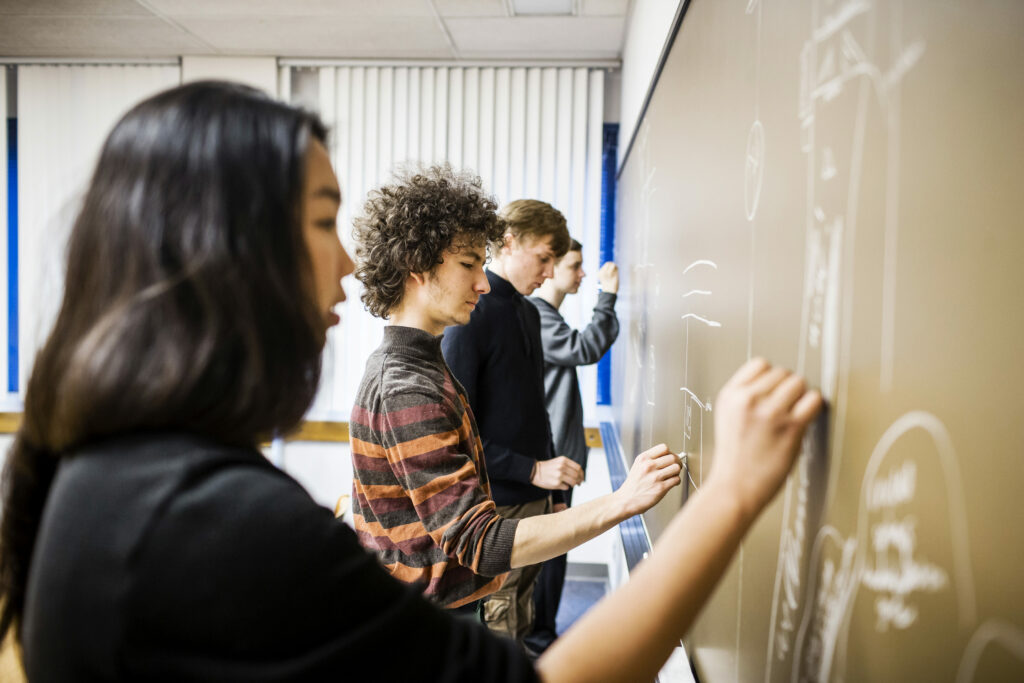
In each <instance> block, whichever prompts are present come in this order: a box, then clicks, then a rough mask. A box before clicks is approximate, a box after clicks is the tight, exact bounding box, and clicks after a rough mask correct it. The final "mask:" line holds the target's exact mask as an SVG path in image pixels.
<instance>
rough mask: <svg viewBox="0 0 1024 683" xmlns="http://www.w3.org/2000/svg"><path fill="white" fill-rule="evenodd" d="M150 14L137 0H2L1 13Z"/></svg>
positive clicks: (0, 3)
mask: <svg viewBox="0 0 1024 683" xmlns="http://www.w3.org/2000/svg"><path fill="white" fill-rule="evenodd" d="M4 14H21V15H46V16H54V15H65V16H69V15H97V14H99V15H119V16H150V12H149V10H147V9H146V8H145V7H143V6H142V5H140V4H139V3H138V2H136V1H135V0H0V15H4Z"/></svg>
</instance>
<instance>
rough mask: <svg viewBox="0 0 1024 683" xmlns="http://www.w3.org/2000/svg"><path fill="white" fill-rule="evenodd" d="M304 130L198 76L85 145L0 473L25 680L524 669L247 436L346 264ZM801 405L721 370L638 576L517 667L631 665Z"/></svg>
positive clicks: (759, 367)
mask: <svg viewBox="0 0 1024 683" xmlns="http://www.w3.org/2000/svg"><path fill="white" fill-rule="evenodd" d="M325 136H326V133H325V130H324V127H323V125H322V124H321V123H320V122H319V121H318V120H317V118H316V117H315V116H313V115H311V114H308V113H305V112H302V111H300V110H297V109H295V108H292V107H289V106H287V105H284V104H281V103H278V102H275V101H272V100H270V99H269V98H266V97H264V96H262V95H260V94H259V93H257V92H256V91H254V90H251V89H249V88H246V87H244V86H238V85H232V84H226V83H212V82H207V83H196V84H190V85H186V86H182V87H179V88H175V89H172V90H169V91H166V92H164V93H161V94H159V95H156V96H154V97H152V98H150V99H148V100H146V101H145V102H143V103H141V104H139V105H138V106H136V107H135V108H134V109H133V110H131V111H130V112H129V113H128V114H126V115H125V116H124V118H123V119H122V120H121V121H120V122H119V123H118V124H117V126H116V127H115V128H114V130H113V131H112V132H111V134H110V136H109V137H108V139H107V141H106V143H105V145H104V147H103V150H102V152H101V155H100V159H99V162H98V164H97V166H96V170H95V173H94V175H93V178H92V181H91V183H90V186H89V189H88V192H87V194H86V196H85V200H84V204H83V207H82V209H81V212H80V214H79V216H78V218H77V220H76V222H75V226H74V230H73V232H72V235H71V239H70V243H69V247H68V267H67V279H66V283H65V293H64V299H63V302H62V305H61V308H60V312H59V314H58V316H57V320H56V323H55V325H54V328H53V331H52V333H51V334H50V336H49V338H48V340H47V341H46V343H45V345H44V346H43V348H42V350H41V351H40V352H39V355H38V356H37V358H36V361H35V365H34V367H33V371H32V374H31V377H30V379H29V382H28V387H27V390H26V393H25V408H24V417H23V423H22V426H21V428H20V430H19V432H18V434H17V436H16V438H15V442H14V445H13V447H12V449H11V451H10V453H9V455H8V460H7V463H6V466H5V470H4V480H3V519H2V526H0V638H2V637H3V636H4V635H5V634H6V633H8V632H9V631H11V630H12V629H13V631H14V632H15V633H16V634H17V635H18V636H19V637H20V640H21V642H22V644H23V650H24V661H25V667H26V671H27V673H28V676H29V678H30V680H33V681H36V680H39V681H64V680H75V681H78V680H175V681H180V680H212V681H263V680H266V681H270V680H283V681H286V680H309V679H316V680H319V679H328V678H330V679H337V678H339V677H344V676H349V677H351V678H353V679H355V680H375V681H382V680H402V681H410V680H424V681H429V680H467V681H470V680H472V681H502V680H533V679H535V678H536V676H537V672H535V671H534V669H533V667H532V665H531V664H530V663H529V662H528V661H527V660H526V659H525V657H524V656H523V655H522V654H521V653H520V652H519V651H518V650H517V646H516V645H515V644H514V643H513V642H511V641H504V640H501V639H498V638H496V637H494V636H492V635H490V634H489V633H488V632H487V631H486V630H485V629H484V628H482V627H481V626H480V625H478V624H474V623H471V622H470V621H467V620H465V619H462V620H459V619H454V618H452V617H450V615H447V614H445V613H443V612H442V611H441V610H439V609H437V608H435V607H433V606H432V605H430V604H428V603H427V602H426V601H425V600H424V599H423V598H422V597H421V596H420V595H419V592H418V591H417V590H416V589H415V588H410V587H407V586H404V585H401V584H399V583H397V582H395V581H394V580H392V579H391V577H390V576H388V575H387V574H386V573H385V572H384V571H383V570H382V569H381V568H380V567H379V566H378V565H377V562H376V560H375V558H374V557H372V556H371V555H369V554H367V553H365V552H364V551H363V550H362V549H361V548H360V547H359V544H358V542H357V540H356V538H355V535H354V533H353V532H352V531H351V530H350V529H349V528H348V527H346V526H345V525H344V524H341V523H339V522H337V521H336V520H335V519H334V518H333V515H332V514H331V513H330V511H328V510H326V509H324V508H321V507H319V506H317V505H316V504H315V503H314V502H313V501H312V499H311V498H310V497H309V496H308V494H306V493H305V491H304V490H303V489H302V488H301V487H300V486H299V485H298V484H297V483H296V482H295V481H294V480H293V479H291V478H290V477H288V476H287V475H286V474H284V473H282V472H280V471H278V470H277V469H275V468H274V467H273V466H271V465H270V464H269V463H268V462H267V461H266V460H265V458H264V457H263V456H262V455H261V454H260V452H259V450H258V449H257V444H258V443H260V441H261V440H263V439H265V438H267V437H269V436H270V435H272V434H280V433H286V432H288V431H289V430H291V429H293V428H294V427H295V426H296V425H297V424H298V422H299V420H300V419H301V416H302V415H303V414H304V412H305V411H306V409H307V408H308V406H309V404H310V402H311V401H312V399H313V396H314V393H315V390H316V386H317V382H318V379H319V373H320V353H321V350H322V347H323V344H324V340H325V335H326V330H327V328H328V327H329V326H330V325H333V324H335V323H337V322H338V317H337V316H336V315H335V314H334V313H333V312H332V311H331V309H332V308H333V307H334V306H335V305H336V304H337V303H339V302H340V301H342V300H343V299H344V292H343V291H342V289H341V285H340V281H341V279H342V278H343V277H344V276H345V275H347V274H349V273H351V272H352V269H353V264H352V263H351V261H350V260H349V258H348V255H347V254H346V253H345V251H344V249H343V248H342V246H341V244H340V242H339V240H338V234H337V226H336V225H335V221H336V216H337V213H338V209H339V206H340V202H341V196H340V191H339V188H338V183H337V179H336V178H335V176H334V173H333V171H332V169H331V166H330V162H329V159H328V155H327V151H326V149H325V146H324V141H325ZM819 402H820V398H818V397H817V394H816V393H807V392H805V391H804V387H803V383H802V382H801V381H800V380H799V379H798V378H794V377H792V376H790V375H789V374H788V373H785V372H784V371H780V370H778V369H772V368H769V366H768V365H767V364H766V363H764V362H763V361H756V362H753V363H750V364H748V365H746V366H744V368H742V369H741V370H740V371H739V372H738V373H737V375H736V376H735V377H734V378H733V380H731V381H730V383H729V384H728V385H727V386H726V388H725V389H724V390H723V392H722V394H721V396H720V398H719V403H718V404H717V406H716V415H717V417H718V419H719V420H720V421H722V423H723V424H726V425H728V426H729V427H730V429H729V434H728V435H727V436H722V435H720V436H719V444H718V448H717V449H716V451H717V453H716V459H717V464H716V469H715V474H714V475H712V476H711V477H710V478H706V480H705V485H704V487H703V488H702V492H701V494H699V495H698V496H696V497H695V498H694V500H693V501H691V503H689V504H688V505H687V509H686V511H685V512H684V513H682V514H681V515H679V517H678V518H677V520H676V522H677V523H678V524H673V526H671V527H670V528H669V529H668V530H667V531H666V533H665V538H667V539H668V541H667V543H666V545H665V546H664V548H665V549H664V550H660V549H661V547H662V546H659V547H658V549H659V552H658V553H656V555H657V557H653V558H652V560H651V561H650V562H647V563H645V564H644V565H642V566H641V568H640V569H638V572H637V573H638V575H639V576H640V578H641V579H642V580H639V581H631V582H630V583H629V584H628V585H627V586H626V587H625V588H624V589H623V590H622V591H619V592H618V593H617V594H616V595H615V596H613V597H612V598H611V599H609V600H606V601H604V602H603V603H602V605H600V606H599V607H598V608H597V609H595V610H593V611H592V613H591V615H589V616H588V617H587V618H585V619H584V620H583V621H582V623H581V624H580V626H579V627H578V628H576V629H573V631H572V632H571V633H569V634H567V635H566V636H565V637H564V638H562V639H560V640H559V641H558V642H557V643H556V644H555V645H554V646H553V647H552V648H551V649H550V650H549V652H548V653H547V654H546V655H545V656H544V657H543V658H542V659H541V660H540V661H539V663H538V670H539V672H540V673H541V675H543V677H544V678H545V679H547V680H571V679H573V678H579V679H581V680H591V681H594V680H641V679H644V678H650V677H651V674H653V672H654V671H656V670H657V668H658V666H659V665H660V663H661V662H663V661H664V659H665V658H666V657H667V656H668V654H669V652H670V650H671V648H672V647H673V644H674V642H676V641H677V639H678V637H679V636H680V635H681V634H682V632H683V630H685V628H686V626H687V625H688V624H689V623H690V621H691V620H692V619H693V617H694V616H695V614H696V612H697V610H698V609H699V607H700V605H701V604H702V603H703V601H704V599H705V598H706V596H707V594H708V592H710V589H711V587H712V586H713V585H714V582H715V581H716V580H717V578H718V577H719V576H720V575H721V573H722V571H724V568H725V566H726V564H727V562H728V558H729V557H730V556H731V554H732V552H733V551H734V549H735V547H736V544H737V543H738V542H739V539H740V538H741V537H742V534H743V532H744V531H745V529H746V528H747V526H749V524H750V523H751V522H752V521H753V518H754V517H755V516H756V514H757V512H758V511H759V510H760V509H761V507H763V505H764V504H766V503H767V501H768V500H769V499H770V498H771V496H772V495H773V494H774V492H775V491H776V490H777V489H778V486H779V484H780V483H781V481H782V480H783V479H784V476H785V473H786V472H787V471H788V469H789V467H790V466H791V464H792V461H793V457H794V454H795V451H796V444H797V443H798V441H799V437H800V434H802V432H803V430H804V428H805V426H806V424H807V422H808V421H809V420H810V419H811V418H812V417H813V415H814V414H815V413H816V412H817V407H818V404H819ZM719 426H720V427H721V425H719ZM719 431H720V432H721V431H722V430H721V429H720V430H719ZM709 490H710V491H712V493H711V494H707V493H706V492H707V491H709ZM694 515H696V517H695V516H694ZM687 519H689V520H691V521H692V520H693V519H701V523H700V524H699V525H689V528H687V526H688V525H687V523H686V522H687ZM697 526H699V527H700V528H697ZM677 527H678V528H677ZM684 534H685V536H686V538H687V540H686V542H685V543H682V542H680V539H681V538H682V537H683V535H684ZM624 624H628V628H625V629H624V628H623V625H624Z"/></svg>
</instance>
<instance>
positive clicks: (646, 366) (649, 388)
mask: <svg viewBox="0 0 1024 683" xmlns="http://www.w3.org/2000/svg"><path fill="white" fill-rule="evenodd" d="M649 138H650V122H649V121H645V122H644V123H642V124H641V125H640V128H639V130H638V133H637V150H636V158H637V163H638V164H639V172H640V173H642V175H641V178H642V180H643V182H642V184H641V186H640V189H639V192H638V196H637V198H636V200H637V201H636V203H635V206H636V211H637V214H636V216H635V217H634V220H635V225H636V227H637V229H636V231H635V232H634V235H635V236H634V238H633V241H632V253H633V254H634V257H633V258H632V259H631V261H632V263H633V265H632V266H631V268H630V277H629V278H628V280H627V282H628V283H629V289H628V290H627V291H628V292H629V304H630V308H631V310H632V311H634V315H632V316H631V322H630V327H629V337H630V338H629V349H631V350H630V351H628V352H627V354H628V357H629V358H630V362H629V363H627V366H628V369H627V372H626V393H627V396H628V399H627V404H628V405H631V406H633V407H634V413H633V427H632V430H631V438H632V439H633V444H631V445H632V446H633V447H636V448H640V447H641V445H643V447H646V446H647V445H650V442H651V440H652V437H653V431H654V417H653V411H651V410H650V408H651V407H652V406H654V405H655V402H656V380H657V368H656V357H657V356H656V350H655V343H654V338H653V337H654V335H653V328H652V325H651V324H650V323H651V321H653V320H655V319H656V317H657V311H658V306H659V299H660V280H659V277H658V273H657V269H656V267H655V265H654V264H653V263H652V259H651V247H650V244H651V235H652V233H653V229H654V225H653V220H652V215H653V205H654V201H655V198H656V195H657V191H658V188H657V181H656V179H657V169H656V168H655V166H654V164H653V163H652V156H651V149H650V144H649Z"/></svg>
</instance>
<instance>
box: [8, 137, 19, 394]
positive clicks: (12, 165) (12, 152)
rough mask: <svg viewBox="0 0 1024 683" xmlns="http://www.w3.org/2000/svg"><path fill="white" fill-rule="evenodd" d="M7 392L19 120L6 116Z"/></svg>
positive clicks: (14, 377)
mask: <svg viewBox="0 0 1024 683" xmlns="http://www.w3.org/2000/svg"><path fill="white" fill-rule="evenodd" d="M6 351H7V391H9V392H11V393H16V392H17V391H18V119H7V349H6Z"/></svg>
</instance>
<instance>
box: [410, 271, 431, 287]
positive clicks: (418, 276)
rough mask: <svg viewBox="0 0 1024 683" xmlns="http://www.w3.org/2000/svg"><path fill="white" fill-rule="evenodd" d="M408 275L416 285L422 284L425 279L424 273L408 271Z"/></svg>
mask: <svg viewBox="0 0 1024 683" xmlns="http://www.w3.org/2000/svg"><path fill="white" fill-rule="evenodd" d="M409 277H410V278H411V279H412V281H413V282H415V283H416V284H418V285H421V286H422V285H423V284H424V283H425V282H426V281H427V274H426V273H409Z"/></svg>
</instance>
